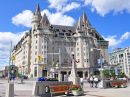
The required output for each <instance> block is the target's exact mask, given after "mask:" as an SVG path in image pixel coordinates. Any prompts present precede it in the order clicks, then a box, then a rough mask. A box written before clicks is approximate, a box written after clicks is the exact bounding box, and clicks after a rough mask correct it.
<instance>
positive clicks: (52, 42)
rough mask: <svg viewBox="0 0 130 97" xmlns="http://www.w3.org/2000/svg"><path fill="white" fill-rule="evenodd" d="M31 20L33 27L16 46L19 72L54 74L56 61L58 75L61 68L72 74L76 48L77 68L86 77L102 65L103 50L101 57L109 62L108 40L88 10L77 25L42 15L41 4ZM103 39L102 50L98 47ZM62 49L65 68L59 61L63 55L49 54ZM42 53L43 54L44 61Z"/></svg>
mask: <svg viewBox="0 0 130 97" xmlns="http://www.w3.org/2000/svg"><path fill="white" fill-rule="evenodd" d="M31 23H32V27H31V29H30V30H29V31H28V32H26V33H25V35H24V37H23V38H22V39H20V41H19V42H18V44H17V45H16V46H15V47H14V48H13V55H15V56H16V58H15V59H16V60H15V61H14V64H15V65H16V66H18V67H19V66H20V67H21V68H19V71H18V72H19V73H22V74H27V75H28V76H30V77H41V76H45V77H48V76H50V74H51V72H50V70H51V68H52V63H55V64H54V65H53V67H54V70H53V72H54V75H55V77H57V76H58V73H59V71H60V70H61V73H62V76H63V75H64V74H70V71H71V62H72V61H71V60H72V56H71V53H72V52H74V53H75V60H76V61H78V62H77V63H75V64H76V70H77V72H78V74H79V76H80V77H83V78H85V76H89V74H90V73H91V74H93V70H94V68H97V67H98V63H97V60H98V59H99V58H100V51H101V58H105V63H104V64H107V65H108V64H109V54H108V41H106V40H105V39H104V38H103V37H102V36H101V35H100V34H99V33H98V32H97V31H96V29H95V28H93V27H92V26H91V24H90V22H89V20H88V18H87V16H86V14H85V12H83V14H82V17H80V18H79V20H78V21H77V22H76V23H75V24H74V26H64V25H53V24H51V23H50V22H49V20H48V18H47V16H46V14H44V15H43V16H41V12H40V8H39V4H38V5H37V8H36V11H35V13H33V16H32V20H31ZM99 43H100V44H101V45H100V46H101V50H98V49H99V47H100V46H99ZM92 48H94V49H93V52H91V49H92ZM59 49H60V50H61V63H62V64H61V69H60V68H59V64H58V63H59V55H58V54H52V55H50V54H48V53H59ZM38 55H41V60H40V61H39V60H38ZM52 58H53V61H54V62H52ZM42 66H43V68H41V67H42ZM59 69H60V70H59Z"/></svg>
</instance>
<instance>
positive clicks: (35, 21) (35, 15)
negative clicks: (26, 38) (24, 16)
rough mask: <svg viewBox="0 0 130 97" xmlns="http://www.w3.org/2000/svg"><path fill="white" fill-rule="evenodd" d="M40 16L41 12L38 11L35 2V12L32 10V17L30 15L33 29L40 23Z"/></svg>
mask: <svg viewBox="0 0 130 97" xmlns="http://www.w3.org/2000/svg"><path fill="white" fill-rule="evenodd" d="M41 18H42V16H41V12H40V7H39V4H37V7H36V10H35V13H34V12H33V17H32V21H31V23H32V29H34V28H35V27H36V26H38V25H39V24H40V20H41Z"/></svg>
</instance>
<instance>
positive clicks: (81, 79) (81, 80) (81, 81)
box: [80, 77, 83, 87]
mask: <svg viewBox="0 0 130 97" xmlns="http://www.w3.org/2000/svg"><path fill="white" fill-rule="evenodd" d="M80 83H81V87H83V78H82V77H81V78H80Z"/></svg>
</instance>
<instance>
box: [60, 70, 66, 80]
mask: <svg viewBox="0 0 130 97" xmlns="http://www.w3.org/2000/svg"><path fill="white" fill-rule="evenodd" d="M61 74H62V81H64V75H66V74H67V72H66V71H61Z"/></svg>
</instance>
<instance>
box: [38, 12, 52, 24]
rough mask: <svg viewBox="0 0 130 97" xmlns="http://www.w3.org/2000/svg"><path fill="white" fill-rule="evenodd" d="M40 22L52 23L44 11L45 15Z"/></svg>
mask: <svg viewBox="0 0 130 97" xmlns="http://www.w3.org/2000/svg"><path fill="white" fill-rule="evenodd" d="M40 23H41V24H44V23H46V24H50V22H49V20H48V18H47V16H46V14H45V13H44V15H43V17H42V19H41V21H40Z"/></svg>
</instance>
